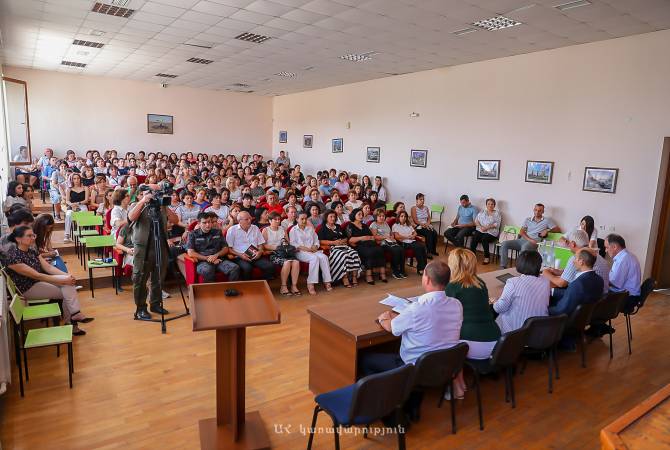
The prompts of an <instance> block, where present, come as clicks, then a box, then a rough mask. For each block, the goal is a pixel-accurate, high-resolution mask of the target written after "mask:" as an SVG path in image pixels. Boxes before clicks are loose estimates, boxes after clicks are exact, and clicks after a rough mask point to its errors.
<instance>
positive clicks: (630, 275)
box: [605, 233, 642, 312]
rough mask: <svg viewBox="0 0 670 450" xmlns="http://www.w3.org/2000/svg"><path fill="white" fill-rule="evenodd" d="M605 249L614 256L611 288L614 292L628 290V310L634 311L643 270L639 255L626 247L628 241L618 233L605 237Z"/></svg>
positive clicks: (610, 274) (610, 281) (610, 276)
mask: <svg viewBox="0 0 670 450" xmlns="http://www.w3.org/2000/svg"><path fill="white" fill-rule="evenodd" d="M605 250H606V251H607V254H608V255H609V256H610V258H612V269H611V270H610V273H609V289H610V291H612V292H622V291H627V292H628V300H627V302H626V308H625V311H626V312H630V311H632V310H633V309H634V308H635V306H637V304H638V302H639V301H640V285H641V279H642V275H641V273H642V272H641V270H640V263H639V262H638V260H637V257H636V256H635V255H633V254H632V253H630V252H629V251H628V250H627V249H626V241H625V240H624V238H623V237H621V236H620V235H618V234H614V233H612V234H609V235H607V237H606V238H605Z"/></svg>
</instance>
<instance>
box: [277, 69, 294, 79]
mask: <svg viewBox="0 0 670 450" xmlns="http://www.w3.org/2000/svg"><path fill="white" fill-rule="evenodd" d="M275 75H277V76H278V77H286V78H293V77H295V73H293V72H283V71H282V72H277V73H276V74H275Z"/></svg>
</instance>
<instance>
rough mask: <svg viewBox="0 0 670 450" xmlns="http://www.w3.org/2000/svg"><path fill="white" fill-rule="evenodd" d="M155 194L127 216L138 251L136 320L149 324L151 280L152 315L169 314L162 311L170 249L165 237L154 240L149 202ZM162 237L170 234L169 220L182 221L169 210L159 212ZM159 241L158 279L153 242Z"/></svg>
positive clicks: (135, 265)
mask: <svg viewBox="0 0 670 450" xmlns="http://www.w3.org/2000/svg"><path fill="white" fill-rule="evenodd" d="M149 186H150V187H151V188H152V189H158V188H159V186H158V185H149ZM153 198H154V197H153V194H152V193H151V192H150V191H145V192H144V195H142V196H141V198H140V200H139V201H138V202H137V203H136V204H135V206H134V207H133V208H132V209H131V210H130V212H129V213H128V222H130V223H131V226H132V240H133V246H134V249H135V256H134V257H133V277H132V281H133V296H134V298H135V306H136V308H137V309H136V311H135V319H136V320H150V319H151V314H149V312H148V311H147V281H148V280H149V277H150V276H151V300H150V303H151V307H150V309H151V312H154V313H156V314H161V313H163V314H167V313H168V312H167V310H165V309H161V295H162V292H161V286H162V284H163V281H165V275H166V274H167V269H168V258H169V252H168V246H167V241H166V239H165V238H166V235H162V236H160V237H159V236H153V232H152V229H151V227H152V224H151V216H150V215H149V202H150V201H151V200H153ZM160 213H161V228H162V233H165V232H166V230H167V226H166V220H165V219H166V217H167V220H169V221H170V222H171V223H173V224H176V223H179V217H178V216H177V215H176V214H175V213H174V212H172V211H171V210H170V209H168V208H166V207H164V206H163V207H161V208H160ZM159 238H160V252H161V267H160V275H161V279H160V280H159V278H158V272H157V270H158V265H157V258H156V254H155V244H154V239H159Z"/></svg>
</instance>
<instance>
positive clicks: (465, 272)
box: [445, 248, 500, 359]
mask: <svg viewBox="0 0 670 450" xmlns="http://www.w3.org/2000/svg"><path fill="white" fill-rule="evenodd" d="M447 264H449V269H450V270H451V281H450V282H449V284H448V285H447V287H446V289H445V293H446V294H447V296H448V297H454V298H457V299H458V300H460V302H461V304H462V305H463V325H462V327H461V340H462V341H463V342H467V344H468V345H469V346H470V349H469V350H468V358H470V359H488V358H489V357H490V356H491V351H493V347H495V345H496V343H497V342H498V338H500V328H499V327H498V324H497V323H496V321H495V320H494V318H493V312H492V311H491V308H490V306H489V294H488V290H487V289H486V284H485V283H484V282H483V281H482V280H481V279H480V278H479V277H477V257H476V256H475V254H474V253H472V252H471V251H470V250H466V249H464V248H456V249H454V250H452V251H451V252H450V253H449V257H448V258H447Z"/></svg>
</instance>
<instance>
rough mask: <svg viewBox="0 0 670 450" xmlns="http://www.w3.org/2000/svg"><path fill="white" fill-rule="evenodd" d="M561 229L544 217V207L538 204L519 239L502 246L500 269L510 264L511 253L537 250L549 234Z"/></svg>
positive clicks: (525, 222) (527, 219)
mask: <svg viewBox="0 0 670 450" xmlns="http://www.w3.org/2000/svg"><path fill="white" fill-rule="evenodd" d="M560 231H561V230H560V228H559V227H558V226H556V224H555V223H554V221H553V220H551V219H550V218H548V217H544V205H543V204H542V203H537V204H536V205H535V206H534V207H533V216H532V217H528V218H526V220H525V221H524V222H523V226H522V227H521V231H520V232H519V238H518V239H512V240H509V241H504V242H503V243H502V244H500V267H501V268H502V269H505V268H506V267H507V263H508V262H509V255H508V253H509V251H510V250H516V251H517V252H522V251H524V250H537V243H538V242H540V241H541V240H542V239H544V238H546V237H547V235H548V234H549V233H558V232H560Z"/></svg>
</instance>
